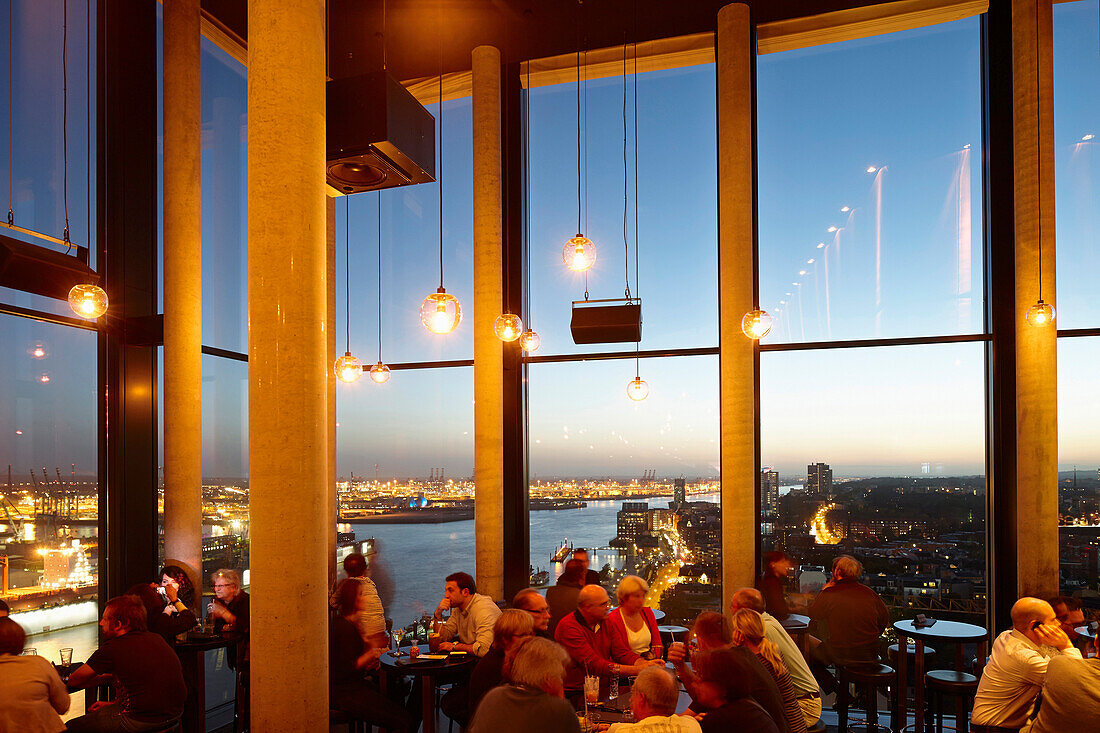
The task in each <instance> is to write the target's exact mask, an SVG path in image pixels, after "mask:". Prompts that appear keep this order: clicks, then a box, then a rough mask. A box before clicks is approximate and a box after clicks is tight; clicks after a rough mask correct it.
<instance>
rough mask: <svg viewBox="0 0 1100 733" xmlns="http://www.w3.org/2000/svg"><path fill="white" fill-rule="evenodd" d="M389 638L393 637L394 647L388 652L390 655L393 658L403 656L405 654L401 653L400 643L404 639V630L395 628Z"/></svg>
mask: <svg viewBox="0 0 1100 733" xmlns="http://www.w3.org/2000/svg"><path fill="white" fill-rule="evenodd" d="M390 636H392V637H393V645H394V648H393V651H392V652H390V654H391V655H392V656H395V657H400V656H404V654H405V652H403V651H401V641H402V640H403V639H404V638H405V629H404V628H400V627H399V628H396V629H394V630H393V632H392V633H391V634H390Z"/></svg>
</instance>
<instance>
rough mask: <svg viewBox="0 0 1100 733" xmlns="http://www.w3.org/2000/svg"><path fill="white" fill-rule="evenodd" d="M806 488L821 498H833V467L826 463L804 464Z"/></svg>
mask: <svg viewBox="0 0 1100 733" xmlns="http://www.w3.org/2000/svg"><path fill="white" fill-rule="evenodd" d="M806 490H807V491H808V492H809V493H810V494H811V495H817V496H820V497H822V498H823V499H832V498H833V469H831V468H829V464H828V463H811V464H810V465H808V466H806Z"/></svg>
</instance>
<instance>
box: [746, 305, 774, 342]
mask: <svg viewBox="0 0 1100 733" xmlns="http://www.w3.org/2000/svg"><path fill="white" fill-rule="evenodd" d="M741 330H742V331H743V332H744V334H745V335H746V336H748V337H749V338H751V339H752V340H753V341H758V340H759V339H762V338H764V337H765V336H767V335H768V332H769V331H771V330H772V317H771V314H770V313H768V312H767V311H765V310H760V309H759V308H756V309H754V310H751V311H749V312H748V313H746V314H745V317H744V318H742V319H741Z"/></svg>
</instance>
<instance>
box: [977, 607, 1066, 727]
mask: <svg viewBox="0 0 1100 733" xmlns="http://www.w3.org/2000/svg"><path fill="white" fill-rule="evenodd" d="M1059 655H1065V656H1067V657H1075V658H1077V659H1080V658H1081V652H1079V651H1077V650H1076V649H1074V648H1073V645H1072V644H1070V643H1069V637H1068V636H1066V632H1064V631H1062V629H1061V628H1060V627H1059V626H1058V620H1057V618H1055V616H1054V609H1053V608H1051V607H1050V604H1049V603H1047V602H1046V601H1041V600H1039V599H1038V598H1029V597H1024V598H1021V599H1020V600H1018V601H1016V603H1015V604H1013V606H1012V628H1011V629H1010V630H1008V631H1004V632H1002V633H1001V634H1000V635H999V636H998V637H997V639H996V641H994V642H993V650H992V652H991V653H990V655H989V663H988V664H986V665H985V668H984V669H983V670H982V677H981V680H979V682H978V692H977V694H976V695H975V696H974V712H973V713H972V714H971V716H970V719H971V722H973V723H974V724H976V725H987V726H997V727H1002V728H1015V729H1018V728H1020V727H1022V726H1023V725H1024V724H1025V723H1026V722H1027V721H1028V718H1029V716H1030V714H1031V710H1032V707H1033V706H1034V703H1035V698H1036V697H1038V695H1039V690H1040V689H1042V687H1043V681H1044V680H1045V679H1046V674H1047V663H1048V662H1049V660H1050V659H1051V658H1052V657H1056V656H1059Z"/></svg>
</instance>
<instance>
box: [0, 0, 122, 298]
mask: <svg viewBox="0 0 1100 733" xmlns="http://www.w3.org/2000/svg"><path fill="white" fill-rule="evenodd" d="M61 7H62V11H61V12H62V17H61V151H62V172H61V180H62V189H61V190H62V194H61V201H62V206H63V207H64V209H65V229H64V231H63V232H62V235H61V238H62V239H63V240H64V241H65V245H66V246H67V247H68V249H72V246H73V243H72V240H71V239H69V3H68V0H65V2H63V3H62V5H61ZM11 27H12V26H11V4H10V3H9V5H8V33H9V39H8V75H9V76H8V87H9V95H10V94H11V92H10V88H11V46H12V42H11V38H10V33H11ZM89 27H90V23H89ZM90 32H91V31H90V30H89V33H90ZM90 103H91V102H90V100H89V104H90ZM9 115H10V112H9ZM88 145H89V146H91V139H89V140H88ZM8 151H9V156H10V154H11V122H10V117H9V122H8ZM89 154H90V151H89ZM8 169H9V176H10V169H11V163H10V162H9V163H8ZM8 188H9V194H8V195H9V197H10V196H11V193H10V190H11V181H10V178H9V182H8ZM14 223H15V220H14V214H13V211H12V207H11V203H10V202H9V204H8V224H9V225H12V224H14ZM88 236H89V237H90V236H91V231H90V230H89V232H88ZM68 249H67V250H66V252H67V251H68ZM68 300H69V308H71V309H72V311H73V313H75V314H77V315H78V316H80V317H81V318H99V317H100V316H102V315H103V314H104V313H106V312H107V306H108V302H107V291H105V290H104V289H103V288H101V287H99V286H98V285H95V284H93V283H81V284H79V285H74V286H73V287H72V288H70V289H69V298H68Z"/></svg>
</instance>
